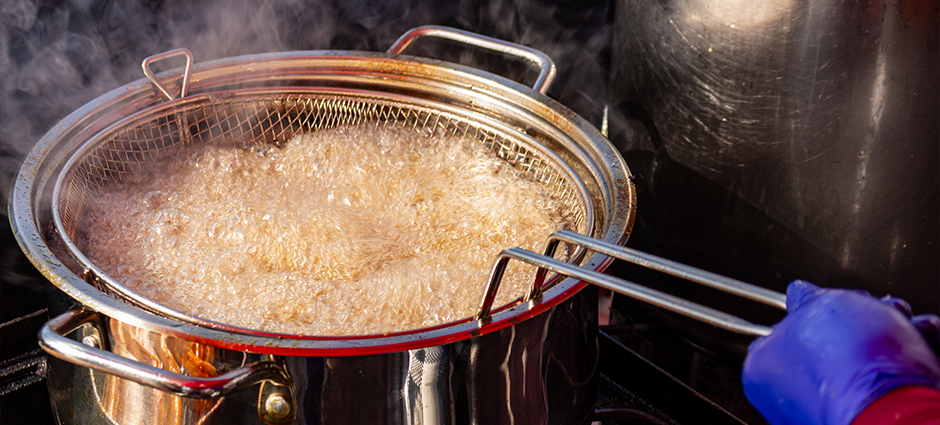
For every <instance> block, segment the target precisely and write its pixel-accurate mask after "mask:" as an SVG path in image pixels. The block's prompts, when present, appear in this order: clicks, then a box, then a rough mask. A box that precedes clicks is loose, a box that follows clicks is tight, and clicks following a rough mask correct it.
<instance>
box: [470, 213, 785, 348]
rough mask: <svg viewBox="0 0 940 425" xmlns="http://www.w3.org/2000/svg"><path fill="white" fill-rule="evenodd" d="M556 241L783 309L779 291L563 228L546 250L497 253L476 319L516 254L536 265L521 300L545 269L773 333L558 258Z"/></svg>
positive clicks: (706, 318) (533, 292) (731, 325)
mask: <svg viewBox="0 0 940 425" xmlns="http://www.w3.org/2000/svg"><path fill="white" fill-rule="evenodd" d="M559 242H566V243H569V244H573V245H578V246H581V247H584V248H585V249H588V250H590V251H594V252H599V253H602V254H605V255H609V256H611V257H614V258H619V259H621V260H624V261H627V262H630V263H633V264H636V265H639V266H643V267H646V268H649V269H652V270H657V271H660V272H663V273H667V274H670V275H673V276H676V277H680V278H683V279H686V280H689V281H692V282H695V283H699V284H702V285H705V286H709V287H712V288H714V289H718V290H720V291H724V292H728V293H731V294H734V295H738V296H740V297H743V298H747V299H749V300H753V301H757V302H759V303H762V304H766V305H769V306H771V307H776V308H778V309H781V310H784V311H786V309H787V297H786V295H784V294H781V293H779V292H776V291H772V290H769V289H766V288H762V287H759V286H756V285H752V284H750V283H745V282H742V281H740V280H735V279H731V278H729V277H725V276H722V275H719V274H716V273H712V272H708V271H705V270H701V269H697V268H695V267H692V266H689V265H686V264H682V263H679V262H675V261H672V260H667V259H665V258H660V257H657V256H655V255H652V254H647V253H645V252H642V251H637V250H635V249H632V248H627V247H624V246H619V245H614V244H611V243H608V242H604V241H601V240H598V239H594V238H591V237H588V236H584V235H582V234H579V233H576V232H572V231H570V230H562V231H559V232H555V233H553V234H552V235H551V236H549V238H548V246H547V247H546V248H545V254H544V255H540V254H538V253H535V252H532V251H529V250H526V249H522V248H510V249H507V250H505V251H503V252H501V253H500V254H499V256H498V257H497V260H496V265H495V266H494V267H493V271H492V273H491V274H490V281H489V284H488V285H487V287H486V292H485V294H484V296H483V301H482V302H481V305H480V311H479V312H478V313H477V315H476V316H475V319H477V320H483V321H485V320H486V319H487V318H489V316H490V310H491V309H492V307H493V301H494V300H495V299H496V292H497V290H498V289H499V283H500V281H501V280H502V276H503V272H504V271H505V270H506V265H507V264H508V263H509V260H511V259H514V260H519V261H522V262H525V263H528V264H532V265H535V266H538V267H539V269H538V271H537V272H536V276H535V281H534V283H533V285H532V288H531V289H530V290H529V292H528V293H527V294H526V296H525V298H523V302H529V301H531V300H534V299H536V298H537V297H538V296H539V293H540V292H541V291H542V289H543V284H544V282H545V276H546V274H547V271H549V270H551V271H553V272H555V273H558V274H561V275H565V276H570V277H573V278H576V279H580V280H582V281H584V282H588V283H592V284H594V285H597V286H600V287H602V288H606V289H609V290H611V291H614V292H617V293H620V294H623V295H626V296H628V297H632V298H635V299H638V300H640V301H644V302H647V303H650V304H653V305H655V306H658V307H662V308H664V309H666V310H669V311H673V312H675V313H679V314H681V315H684V316H688V317H691V318H693V319H696V320H699V321H702V322H704V323H708V324H710V325H714V326H717V327H719V328H722V329H727V330H729V331H732V332H736V333H740V334H744V335H751V336H766V335H769V334H770V332H771V328H770V327H768V326H763V325H757V324H754V323H751V322H748V321H746V320H744V319H741V318H740V317H737V316H733V315H731V314H728V313H725V312H722V311H718V310H715V309H713V308H710V307H705V306H703V305H700V304H696V303H693V302H691V301H688V300H685V299H682V298H679V297H676V296H674V295H669V294H667V293H664V292H660V291H657V290H655V289H651V288H648V287H645V286H643V285H640V284H637V283H634V282H630V281H628V280H624V279H620V278H617V277H613V276H610V275H607V274H603V273H600V272H595V271H592V270H587V269H584V268H581V267H579V266H577V265H574V264H570V263H565V262H563V261H559V260H556V259H555V258H553V255H554V254H555V250H556V249H557V248H558V244H559Z"/></svg>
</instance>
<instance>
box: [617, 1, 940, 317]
mask: <svg viewBox="0 0 940 425" xmlns="http://www.w3.org/2000/svg"><path fill="white" fill-rule="evenodd" d="M938 9H940V7H938V4H937V2H935V1H931V0H888V1H885V2H856V1H805V2H796V1H787V0H760V1H713V0H664V1H653V0H621V1H618V2H617V6H616V17H615V30H614V40H613V54H612V56H613V63H614V74H613V80H612V88H613V90H614V104H619V105H620V106H621V109H622V110H624V111H626V113H627V115H628V118H634V119H636V120H637V121H639V122H643V123H644V124H645V126H646V129H647V130H648V131H649V134H650V136H651V137H650V138H649V139H650V140H651V142H652V146H641V145H638V144H635V143H634V144H631V145H629V146H621V150H622V151H626V153H625V156H626V159H627V161H628V163H630V164H631V167H632V168H633V169H634V171H635V172H636V173H637V174H638V179H637V185H638V196H639V203H640V205H643V206H647V207H650V209H653V208H656V207H655V205H661V206H662V209H663V211H667V213H666V215H671V216H670V217H668V220H669V222H668V223H660V224H657V223H656V222H655V221H656V220H658V219H660V217H659V216H656V214H648V215H644V213H643V211H640V213H639V215H638V218H637V227H636V229H635V232H634V236H633V237H632V238H631V244H633V243H634V242H636V243H638V244H639V243H641V241H647V242H648V243H644V244H643V245H642V246H637V245H634V246H637V247H639V248H641V249H644V250H647V251H650V252H653V253H657V254H660V255H664V256H667V257H669V258H675V259H678V260H680V261H687V262H690V263H691V264H696V265H700V266H706V267H707V266H709V265H710V267H709V268H710V269H711V270H716V271H720V272H723V273H726V274H729V275H731V276H735V277H738V278H742V279H746V280H750V281H754V282H760V283H762V284H763V285H765V286H768V287H771V288H773V289H778V290H780V289H783V287H784V286H785V285H786V284H787V282H789V281H790V280H791V279H794V278H804V279H807V280H814V281H816V282H818V283H820V284H823V285H827V286H837V285H838V286H852V287H859V288H863V289H866V290H869V291H871V292H872V293H874V294H877V295H883V294H887V293H890V294H892V295H895V296H900V297H902V298H905V299H907V300H909V301H910V302H911V304H912V306H913V308H914V310H915V311H919V312H933V313H937V312H940V263H937V261H936V259H937V258H938V257H940V240H938V234H940V188H938V182H940V178H938V174H940V171H938V168H940V167H938V161H940V143H938V142H940V136H938V134H940V86H938V79H937V76H938V75H940V68H938V67H940V60H938V40H940V36H938V21H940V10H938ZM641 150H645V151H649V150H653V151H655V152H656V153H655V154H642V153H639V154H637V155H638V156H637V157H641V156H643V155H646V157H647V158H649V161H648V162H649V164H647V165H644V164H642V161H637V160H636V159H635V158H631V154H630V152H631V151H632V152H633V153H638V152H640V151H641ZM677 169H679V170H680V171H681V173H679V174H683V175H685V174H688V175H691V176H693V177H694V178H695V179H698V180H701V181H700V182H698V183H701V184H698V183H696V184H691V185H690V184H689V183H687V182H686V183H681V184H680V183H676V180H677V175H676V174H675V173H673V174H671V175H666V174H665V173H667V172H670V171H675V170H677ZM680 177H681V176H680ZM686 177H688V176H686ZM698 180H697V181H698ZM693 183H694V182H693ZM674 184H677V185H678V186H681V187H682V188H683V189H684V190H683V191H682V194H681V195H678V196H681V197H686V196H688V194H689V193H692V192H694V193H699V192H701V193H703V195H702V196H700V197H698V198H696V199H695V200H694V201H688V202H686V201H685V200H684V199H679V198H678V197H677V196H672V197H670V196H671V195H669V193H668V192H669V191H668V190H666V189H667V188H668V187H669V186H672V185H674ZM692 186H695V187H701V188H702V190H701V191H694V190H689V189H690V187H692ZM706 192H707V193H708V195H704V193H706ZM693 197H695V195H693ZM676 208H687V209H685V210H680V211H678V212H676ZM667 209H668V210H667ZM712 213H714V214H712ZM660 216H662V215H660ZM661 220H663V221H665V220H667V218H661ZM690 228H692V229H693V230H692V231H691V232H690V231H688V230H689V229H690ZM741 229H747V231H746V232H744V231H742V230H741ZM673 231H674V232H676V233H684V234H685V236H684V237H683V238H682V239H679V238H678V237H676V238H673V237H672V234H671V233H670V232H673ZM644 233H648V237H646V236H645V235H644ZM744 233H747V234H744ZM696 236H700V238H699V239H695V238H696ZM721 239H726V240H727V243H723V241H722V240H721ZM715 252H718V253H720V254H714V253H715ZM719 255H720V256H719ZM713 257H714V258H713Z"/></svg>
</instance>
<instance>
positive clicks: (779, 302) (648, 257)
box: [526, 230, 787, 311]
mask: <svg viewBox="0 0 940 425" xmlns="http://www.w3.org/2000/svg"><path fill="white" fill-rule="evenodd" d="M559 242H567V243H571V244H575V245H580V246H583V247H584V248H587V249H589V250H591V251H594V252H600V253H601V254H605V255H609V256H611V257H614V258H619V259H621V260H624V261H627V262H630V263H633V264H636V265H638V266H642V267H646V268H648V269H653V270H656V271H659V272H663V273H667V274H670V275H673V276H676V277H680V278H683V279H686V280H689V281H692V282H695V283H699V284H702V285H705V286H708V287H711V288H714V289H717V290H719V291H724V292H727V293H729V294H734V295H737V296H739V297H742V298H747V299H749V300H752V301H757V302H759V303H761V304H766V305H769V306H771V307H776V308H778V309H780V310H783V311H786V310H787V296H786V295H784V294H781V293H779V292H777V291H772V290H770V289H767V288H762V287H760V286H757V285H752V284H750V283H746V282H742V281H740V280H737V279H732V278H730V277H726V276H722V275H720V274H717V273H712V272H709V271H705V270H702V269H697V268H695V267H692V266H689V265H687V264H682V263H680V262H677V261H672V260H667V259H665V258H662V257H657V256H655V255H653V254H647V253H645V252H643V251H638V250H635V249H633V248H627V247H625V246H620V245H614V244H611V243H607V242H604V241H601V240H597V239H594V238H592V237H590V236H584V235H582V234H580V233H577V232H572V231H570V230H562V231H559V232H555V233H553V234H552V235H551V236H549V237H548V246H547V247H546V248H545V255H547V256H549V257H552V256H554V255H555V249H556V248H557V247H558V243H559ZM544 280H545V273H544V272H542V273H538V274H536V281H535V284H534V285H533V288H532V291H531V292H530V293H529V297H527V299H526V300H528V299H529V298H531V297H532V296H534V295H536V294H537V291H538V289H539V288H541V287H542V283H543V282H544Z"/></svg>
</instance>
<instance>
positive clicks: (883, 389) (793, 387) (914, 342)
mask: <svg viewBox="0 0 940 425" xmlns="http://www.w3.org/2000/svg"><path fill="white" fill-rule="evenodd" d="M897 301H898V299H896V298H893V299H890V298H889V299H885V300H878V299H876V298H873V297H871V296H869V295H868V294H867V293H865V292H864V291H856V290H844V289H822V288H819V287H818V286H815V285H813V284H811V283H809V282H804V281H799V280H797V281H794V282H793V283H791V284H790V286H789V287H788V288H787V311H788V315H787V317H786V318H785V319H784V320H783V321H781V322H780V323H778V324H777V325H776V326H774V330H773V332H772V333H771V334H770V335H768V336H766V337H763V338H760V339H758V340H756V341H754V342H753V343H752V344H751V346H750V348H749V349H748V356H747V359H745V361H744V372H743V376H742V380H743V381H744V393H745V395H746V396H747V399H748V400H749V401H750V402H751V404H752V405H754V407H755V408H757V410H758V411H759V412H761V414H762V415H764V418H765V419H767V421H768V422H770V423H771V424H773V425H785V424H794V425H796V424H799V425H808V424H818V425H849V424H850V423H851V422H852V420H853V419H855V417H856V416H857V415H858V414H859V413H861V412H862V410H864V409H865V407H867V406H868V405H869V404H870V403H871V402H873V401H875V399H877V398H878V397H880V396H882V395H884V394H886V393H887V392H888V391H891V390H892V389H895V388H899V387H903V386H908V385H921V386H928V387H934V388H938V387H940V363H938V360H937V356H936V355H935V354H934V352H933V351H932V350H931V347H930V345H929V344H928V342H927V340H926V339H925V337H924V336H922V335H921V333H920V332H919V331H920V330H924V331H925V335H928V337H929V332H933V335H934V337H936V336H937V335H940V333H938V332H937V330H938V329H940V326H937V325H938V324H940V321H933V319H931V317H932V318H936V316H929V317H928V316H917V317H920V318H921V319H918V320H916V321H914V318H912V317H911V314H910V306H907V303H906V302H903V300H901V301H900V302H897ZM900 303H903V305H902V306H899V304H900ZM904 306H907V307H906V311H905V310H904V309H903V307H904ZM912 321H914V322H915V323H918V322H919V323H921V324H920V325H916V326H915V324H914V323H912ZM931 329H933V330H932V331H931Z"/></svg>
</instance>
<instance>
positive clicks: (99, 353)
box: [39, 309, 289, 399]
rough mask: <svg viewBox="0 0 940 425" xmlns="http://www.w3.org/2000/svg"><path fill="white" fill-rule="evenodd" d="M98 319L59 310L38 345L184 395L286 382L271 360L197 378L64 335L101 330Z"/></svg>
mask: <svg viewBox="0 0 940 425" xmlns="http://www.w3.org/2000/svg"><path fill="white" fill-rule="evenodd" d="M98 320H99V319H98V314H97V313H95V312H93V311H88V310H84V309H79V310H70V311H68V312H66V313H63V314H61V315H59V316H58V317H56V318H54V319H52V320H50V321H48V322H46V324H45V325H43V327H42V329H41V330H40V331H39V346H40V347H42V349H43V350H45V351H46V352H47V353H49V354H51V355H53V356H55V357H57V358H59V359H62V360H65V361H67V362H69V363H73V364H76V365H79V366H83V367H87V368H91V369H95V370H98V371H101V372H107V373H110V374H112V375H116V376H119V377H121V378H124V379H129V380H131V381H134V382H136V383H138V384H141V385H146V386H148V387H151V388H156V389H158V390H160V391H165V392H167V393H172V394H175V395H179V396H184V397H193V398H202V399H206V398H218V397H222V396H224V395H226V394H229V393H231V392H233V391H236V390H240V389H243V388H247V387H250V386H252V385H254V384H257V383H259V382H262V381H272V382H276V383H278V384H284V383H285V382H289V378H288V377H287V373H286V371H285V370H284V368H283V366H281V365H279V364H277V363H275V362H271V361H261V362H255V363H251V364H248V365H245V366H242V367H240V368H238V369H235V370H233V371H230V372H227V373H224V374H222V375H219V376H217V377H214V378H198V377H194V376H186V375H181V374H178V373H173V372H170V371H166V370H163V369H158V368H155V367H153V366H149V365H145V364H143V363H139V362H136V361H134V360H130V359H127V358H125V357H121V356H118V355H117V354H114V353H111V352H109V351H105V350H101V349H98V348H94V347H90V346H87V345H84V344H82V343H79V342H77V341H75V340H73V339H71V338H67V337H65V336H64V335H67V334H69V333H70V332H72V331H74V330H75V329H78V328H79V327H80V326H82V325H85V324H92V325H93V326H96V327H97V328H98V329H101V328H100V327H98V326H97V325H98Z"/></svg>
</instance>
